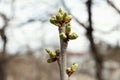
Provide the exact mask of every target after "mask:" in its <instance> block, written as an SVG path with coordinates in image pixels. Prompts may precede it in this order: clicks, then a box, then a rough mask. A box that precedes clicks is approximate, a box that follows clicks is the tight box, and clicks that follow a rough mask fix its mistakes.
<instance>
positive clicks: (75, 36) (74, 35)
mask: <svg viewBox="0 0 120 80" xmlns="http://www.w3.org/2000/svg"><path fill="white" fill-rule="evenodd" d="M77 38H78V34H76V33H72V34H70V35H69V39H71V40H73V39H77Z"/></svg>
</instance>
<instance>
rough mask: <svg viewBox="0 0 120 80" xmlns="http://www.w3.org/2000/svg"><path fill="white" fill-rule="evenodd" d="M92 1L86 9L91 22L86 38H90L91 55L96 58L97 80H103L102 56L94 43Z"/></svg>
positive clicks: (88, 0) (89, 0)
mask: <svg viewBox="0 0 120 80" xmlns="http://www.w3.org/2000/svg"><path fill="white" fill-rule="evenodd" d="M92 4H93V3H92V0H87V2H86V7H87V12H88V22H89V26H88V28H87V32H86V37H87V38H88V40H89V42H90V50H91V54H92V56H93V58H94V61H95V65H96V74H95V77H96V80H102V69H103V66H102V63H103V60H102V56H101V55H100V54H99V53H98V51H97V49H96V46H95V42H94V37H93V31H94V30H93V22H92Z"/></svg>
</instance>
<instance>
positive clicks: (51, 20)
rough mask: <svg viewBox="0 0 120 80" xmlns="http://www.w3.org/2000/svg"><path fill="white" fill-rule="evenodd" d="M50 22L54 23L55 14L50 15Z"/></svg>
mask: <svg viewBox="0 0 120 80" xmlns="http://www.w3.org/2000/svg"><path fill="white" fill-rule="evenodd" d="M50 22H51V23H52V24H55V22H56V17H55V16H52V17H51V18H50Z"/></svg>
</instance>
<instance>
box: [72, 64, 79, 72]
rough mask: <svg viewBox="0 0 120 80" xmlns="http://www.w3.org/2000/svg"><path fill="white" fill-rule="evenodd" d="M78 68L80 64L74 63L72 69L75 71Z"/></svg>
mask: <svg viewBox="0 0 120 80" xmlns="http://www.w3.org/2000/svg"><path fill="white" fill-rule="evenodd" d="M77 68H78V64H77V63H73V64H72V67H71V69H72V71H73V72H75V71H76V70H77Z"/></svg>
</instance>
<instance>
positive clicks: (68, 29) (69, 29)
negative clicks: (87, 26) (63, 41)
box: [65, 24, 71, 34]
mask: <svg viewBox="0 0 120 80" xmlns="http://www.w3.org/2000/svg"><path fill="white" fill-rule="evenodd" d="M65 28H66V29H65V32H66V34H70V32H71V25H70V24H67V25H66V27H65Z"/></svg>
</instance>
